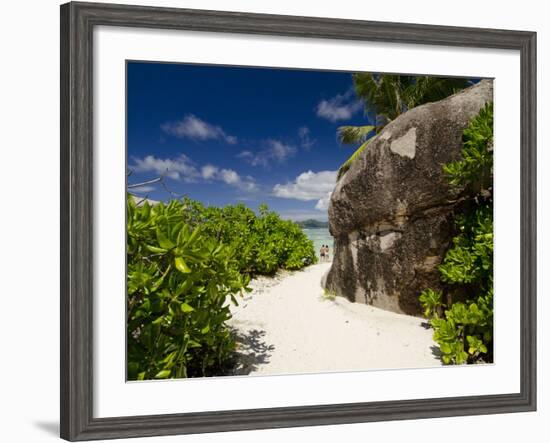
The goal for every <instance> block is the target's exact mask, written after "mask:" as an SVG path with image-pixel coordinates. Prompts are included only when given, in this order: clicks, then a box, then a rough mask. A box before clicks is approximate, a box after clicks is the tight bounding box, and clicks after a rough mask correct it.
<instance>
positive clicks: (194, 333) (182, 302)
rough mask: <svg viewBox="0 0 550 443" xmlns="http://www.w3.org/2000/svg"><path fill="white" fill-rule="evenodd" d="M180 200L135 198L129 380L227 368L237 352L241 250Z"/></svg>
mask: <svg viewBox="0 0 550 443" xmlns="http://www.w3.org/2000/svg"><path fill="white" fill-rule="evenodd" d="M182 211H183V205H182V203H180V202H176V201H172V202H170V203H169V204H168V205H164V204H162V203H160V204H158V205H155V206H150V205H149V204H148V203H144V204H143V205H142V206H140V207H137V206H136V205H135V204H134V202H133V200H132V199H131V198H130V199H128V225H127V248H128V250H127V269H128V288H127V291H128V295H127V298H128V299H127V315H128V318H127V322H128V324H127V328H128V329H127V330H128V337H127V340H128V379H130V380H136V379H138V380H143V379H151V378H170V377H192V376H199V375H209V374H211V373H213V372H216V371H218V370H219V368H220V367H221V366H222V365H223V363H224V362H225V361H226V360H227V359H228V357H229V355H230V354H231V352H232V351H233V349H234V342H233V339H232V338H231V335H230V332H229V330H228V328H227V326H226V325H225V321H226V320H227V319H228V318H230V316H231V315H230V312H229V306H228V305H227V303H226V298H227V296H228V295H231V296H232V297H234V294H238V293H239V292H242V291H243V290H245V289H246V285H247V283H248V277H245V276H243V275H241V274H240V273H239V272H238V270H237V267H236V259H235V252H234V251H233V250H232V249H231V248H230V247H228V246H225V245H223V244H220V243H219V242H217V241H215V239H213V238H211V237H209V236H207V235H205V234H204V233H203V232H202V230H201V228H200V227H199V226H197V227H195V228H194V229H193V230H191V229H190V226H189V225H188V224H185V223H184V222H183V220H182Z"/></svg>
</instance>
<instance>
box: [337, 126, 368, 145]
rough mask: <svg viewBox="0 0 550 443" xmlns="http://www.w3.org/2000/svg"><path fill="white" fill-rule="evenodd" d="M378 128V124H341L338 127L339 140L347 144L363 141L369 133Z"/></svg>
mask: <svg viewBox="0 0 550 443" xmlns="http://www.w3.org/2000/svg"><path fill="white" fill-rule="evenodd" d="M375 130H376V126H373V125H365V126H340V127H339V128H338V141H339V142H340V143H342V144H345V145H351V144H356V143H363V142H365V141H366V140H367V138H368V136H369V134H371V133H372V132H373V131H375Z"/></svg>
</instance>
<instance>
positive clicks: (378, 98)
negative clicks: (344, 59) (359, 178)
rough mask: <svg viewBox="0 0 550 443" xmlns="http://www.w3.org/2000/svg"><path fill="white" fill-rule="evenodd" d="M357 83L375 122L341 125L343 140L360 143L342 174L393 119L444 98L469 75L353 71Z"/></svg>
mask: <svg viewBox="0 0 550 443" xmlns="http://www.w3.org/2000/svg"><path fill="white" fill-rule="evenodd" d="M353 83H354V88H355V94H356V96H357V97H358V98H359V99H360V100H362V101H363V103H364V105H365V113H366V114H367V115H370V116H371V120H374V124H373V125H366V126H341V127H340V128H338V135H339V140H340V142H341V143H342V144H352V145H359V146H358V147H357V148H356V150H355V151H354V153H353V154H352V155H351V156H350V157H349V158H348V159H347V160H346V161H345V162H344V164H343V165H342V166H341V167H340V169H339V171H338V178H340V177H341V176H342V175H343V174H344V173H345V172H346V171H347V170H348V169H349V168H350V166H351V164H352V163H353V161H354V160H355V159H356V158H357V157H358V156H359V154H360V153H361V152H362V151H364V150H365V148H366V147H367V146H368V144H369V143H370V142H371V141H372V139H373V137H374V136H375V135H376V134H377V133H378V132H380V131H381V130H382V129H383V128H384V126H385V125H387V124H388V123H389V122H391V121H392V120H394V119H396V118H397V117H399V116H400V115H401V114H403V113H404V112H406V111H408V110H409V109H412V108H414V107H416V106H419V105H422V104H424V103H429V102H434V101H438V100H441V99H443V98H445V97H448V96H449V95H452V94H454V93H456V92H458V91H460V90H461V89H464V88H465V87H467V86H468V82H467V80H465V79H457V78H444V77H432V76H408V75H392V74H369V73H364V72H360V73H356V74H353Z"/></svg>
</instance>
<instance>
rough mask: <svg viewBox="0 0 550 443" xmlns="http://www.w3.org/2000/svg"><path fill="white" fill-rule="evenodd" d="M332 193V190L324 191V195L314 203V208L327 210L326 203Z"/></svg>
mask: <svg viewBox="0 0 550 443" xmlns="http://www.w3.org/2000/svg"><path fill="white" fill-rule="evenodd" d="M331 195H332V191H329V192H327V193H326V195H325V196H324V197H321V198H320V199H319V201H318V202H317V204H316V205H315V209H317V210H319V211H326V210H328V204H329V202H330V196H331Z"/></svg>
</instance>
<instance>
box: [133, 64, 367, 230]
mask: <svg viewBox="0 0 550 443" xmlns="http://www.w3.org/2000/svg"><path fill="white" fill-rule="evenodd" d="M127 75H128V77H127V87H128V94H127V100H128V103H127V112H128V115H127V119H128V138H127V140H128V143H127V147H128V169H129V170H130V171H131V175H130V177H129V179H128V181H129V183H131V184H135V183H141V182H143V181H146V180H149V179H152V178H155V177H158V176H160V175H164V177H165V183H166V185H167V187H168V188H169V189H170V190H171V191H173V192H175V193H177V194H181V195H187V196H189V197H190V198H192V199H197V200H200V201H202V202H203V203H205V204H208V205H216V206H222V205H226V204H235V203H239V202H242V203H244V204H246V205H247V206H249V207H251V208H253V209H257V208H258V205H259V204H260V203H267V204H268V205H269V207H270V208H271V209H272V210H275V211H277V212H278V213H280V214H281V215H282V216H283V217H284V218H291V219H294V220H301V219H305V218H315V219H318V220H326V219H327V211H326V209H327V204H328V195H329V193H330V191H331V190H332V188H333V187H334V184H335V177H336V170H337V169H338V167H339V166H340V165H341V164H342V163H343V162H344V161H345V160H346V159H347V157H348V156H349V155H350V154H351V153H352V152H353V147H351V146H341V145H340V144H339V143H338V141H337V139H336V130H337V128H338V126H341V125H348V124H366V123H367V120H366V118H365V117H364V115H363V109H362V106H361V104H360V103H358V102H357V101H356V99H355V96H354V94H353V90H352V80H351V74H350V73H343V72H328V71H302V70H285V69H266V68H247V67H224V66H203V65H187V64H165V63H142V62H129V63H128V66H127ZM134 191H137V192H139V193H140V195H147V196H148V197H149V198H151V199H153V200H167V199H169V198H171V196H170V194H169V193H167V192H166V190H165V189H164V188H163V187H162V186H161V185H159V184H154V185H149V186H144V187H142V188H141V189H139V188H138V189H134Z"/></svg>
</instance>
